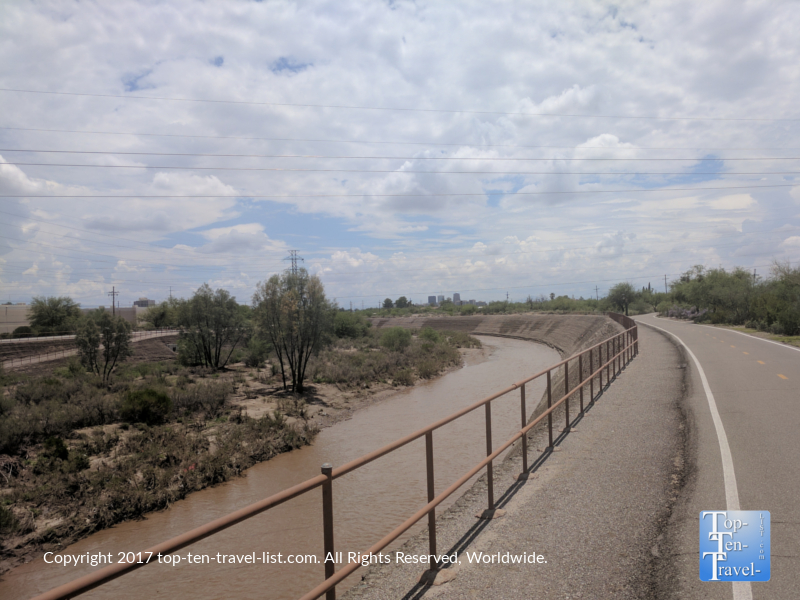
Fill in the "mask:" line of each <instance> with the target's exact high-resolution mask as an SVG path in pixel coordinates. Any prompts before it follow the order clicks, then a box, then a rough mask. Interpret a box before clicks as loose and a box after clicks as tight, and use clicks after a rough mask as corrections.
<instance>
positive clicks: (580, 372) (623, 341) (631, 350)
mask: <svg viewBox="0 0 800 600" xmlns="http://www.w3.org/2000/svg"><path fill="white" fill-rule="evenodd" d="M607 316H609V317H610V318H612V319H613V320H615V321H617V322H618V323H620V324H621V325H622V326H623V327H625V331H623V332H622V333H619V334H617V335H614V336H611V337H610V338H608V339H606V340H604V341H602V342H600V343H598V344H595V345H594V346H592V347H591V348H587V349H586V350H583V351H581V352H579V353H577V354H574V355H573V356H570V357H569V358H566V359H564V360H562V361H561V362H559V363H556V364H555V365H552V366H550V367H548V368H547V369H544V370H543V371H540V372H538V373H536V374H535V375H531V376H530V377H527V378H525V379H523V380H521V381H519V382H517V383H514V384H513V385H510V386H509V387H507V388H505V389H503V390H500V391H499V392H497V393H495V394H492V395H491V396H488V397H486V398H484V399H482V400H480V401H478V402H476V403H474V404H472V405H470V406H468V407H466V408H463V409H461V410H460V411H458V412H456V413H453V414H452V415H450V416H448V417H445V418H444V419H441V420H439V421H436V422H435V423H433V424H431V425H428V426H427V427H425V428H423V429H420V430H419V431H416V432H414V433H412V434H410V435H407V436H405V437H403V438H400V439H399V440H396V441H394V442H392V443H391V444H388V445H386V446H383V447H382V448H379V449H377V450H374V451H373V452H370V453H369V454H365V455H364V456H361V457H359V458H357V459H355V460H353V461H350V462H349V463H346V464H344V465H342V466H340V467H336V468H334V467H333V466H332V465H330V464H327V463H326V464H324V465H322V472H321V474H320V475H317V476H316V477H313V478H311V479H308V480H307V481H304V482H303V483H300V484H298V485H295V486H293V487H291V488H288V489H285V490H283V491H282V492H279V493H277V494H274V495H272V496H269V497H268V498H265V499H264V500H261V501H260V502H256V503H254V504H251V505H250V506H247V507H244V508H242V509H240V510H238V511H236V512H234V513H231V514H229V515H226V516H224V517H221V518H219V519H216V520H214V521H211V522H210V523H207V524H205V525H203V526H201V527H197V528H196V529H192V530H191V531H188V532H186V533H184V534H182V535H179V536H177V537H174V538H172V539H171V540H167V541H166V542H163V543H161V544H158V545H157V546H153V547H152V548H148V549H147V550H145V551H143V554H147V555H149V556H156V555H158V554H159V553H160V554H162V555H164V554H171V553H173V552H176V551H178V550H180V549H182V548H185V547H186V546H189V545H191V544H194V543H195V542H198V541H200V540H202V539H205V538H207V537H209V536H211V535H213V534H215V533H217V532H219V531H222V530H224V529H227V528H228V527H232V526H233V525H236V524H237V523H240V522H242V521H244V520H246V519H249V518H251V517H254V516H255V515H257V514H259V513H262V512H264V511H266V510H269V509H270V508H274V507H276V506H278V505H279V504H283V503H284V502H287V501H289V500H291V499H292V498H296V497H297V496H300V495H302V494H305V493H307V492H310V491H311V490H314V489H316V488H322V517H323V532H322V533H323V535H322V537H323V556H325V557H327V556H329V555H330V556H335V543H334V535H333V532H334V530H333V481H334V479H338V478H339V477H342V476H343V475H346V474H348V473H350V472H352V471H354V470H356V469H358V468H359V467H363V466H364V465H366V464H368V463H371V462H372V461H374V460H377V459H378V458H380V457H382V456H385V455H386V454H389V453H390V452H393V451H394V450H397V449H399V448H401V447H403V446H405V445H406V444H409V443H410V442H413V441H414V440H417V439H420V438H422V437H424V438H425V463H426V470H427V497H428V503H427V504H426V505H425V506H423V507H422V508H420V509H419V510H418V511H417V512H415V513H414V514H413V515H411V516H410V517H409V518H408V519H406V520H405V521H404V522H403V523H402V524H401V525H399V526H398V527H396V528H395V529H394V530H392V531H391V532H390V533H388V534H386V535H385V536H384V537H383V538H381V539H380V540H379V541H377V542H376V543H375V544H373V545H372V546H371V547H370V548H369V549H367V550H365V551H364V552H362V553H361V554H362V555H370V553H372V554H377V553H378V552H380V551H381V550H383V549H384V548H386V546H388V545H389V544H391V543H392V542H393V541H395V540H396V539H397V538H398V537H400V536H401V535H402V534H403V533H404V532H406V531H407V530H408V529H410V528H411V527H413V526H414V525H415V524H416V523H417V522H419V521H420V520H421V519H423V518H424V517H425V516H426V515H427V516H428V547H429V554H430V555H431V556H434V555H436V554H437V552H436V507H437V506H438V505H439V504H441V503H442V502H443V501H444V500H445V499H447V498H448V497H449V496H451V495H452V494H453V493H454V492H455V491H456V490H458V489H459V488H460V487H461V486H463V485H464V484H465V483H466V482H467V481H469V480H470V479H471V478H472V477H473V476H474V475H476V474H477V473H479V472H480V471H481V470H482V469H483V468H484V467H486V476H487V479H486V482H487V506H488V508H487V510H488V511H493V510H495V500H494V476H493V471H492V463H493V461H494V460H495V459H496V458H498V457H499V456H500V455H501V454H502V453H503V452H504V451H505V450H507V449H508V448H509V447H511V445H512V444H513V443H514V442H516V441H517V440H519V439H521V440H522V442H521V444H522V470H523V473H527V471H528V436H527V434H528V432H530V431H531V429H533V428H534V427H536V426H537V425H538V424H539V423H542V422H543V421H544V420H545V419H547V429H548V446H547V448H546V449H545V450H544V452H549V451H552V449H553V413H554V412H555V410H556V409H557V408H559V407H560V406H562V405H564V408H565V411H564V412H565V428H564V431H565V432H568V431H569V430H570V424H571V420H570V410H569V408H570V399H571V398H573V397H574V396H576V395H577V396H578V399H579V403H580V404H579V406H580V410H579V415H580V416H582V415H583V412H584V408H585V406H584V391H585V389H586V387H587V386H588V387H589V402H594V401H595V399H596V398H597V397H599V396H600V394H601V393H602V390H603V373H605V381H606V385H608V384H609V383H610V382H611V381H612V379H613V378H616V376H617V374H618V373H619V372H620V371H621V370H622V368H623V367H624V366H625V364H627V363H628V362H630V361H631V360H632V359H633V358H634V356H636V355H637V354H638V352H639V341H638V330H637V328H636V323H635V322H634V321H633V320H632V319H629V318H628V317H626V316H624V315H618V314H616V313H609V314H608V315H607ZM570 365H572V366H573V367H575V366H577V379H578V381H577V383H576V385H571V384H570V381H571V379H576V377H570V370H571V369H570ZM558 370H561V371H563V374H564V394H563V395H562V396H561V397H560V398H559V399H558V400H556V401H555V402H553V393H554V389H553V388H554V384H553V379H554V377H553V376H552V373H553V372H554V371H558ZM572 373H573V375H574V374H575V371H574V369H573V370H572ZM539 377H546V379H547V391H546V392H545V394H546V398H547V408H546V409H545V410H544V411H543V412H542V413H541V414H540V415H539V416H537V417H536V418H535V419H532V420H530V421H529V420H528V415H527V410H526V404H525V385H526V384H528V383H530V382H531V381H533V380H535V379H538V378H539ZM595 380H598V384H599V385H598V394H597V395H595ZM514 390H520V416H521V421H520V422H521V427H520V429H519V431H517V432H516V433H515V434H514V435H513V436H511V437H510V438H509V439H508V440H506V441H505V442H504V443H503V444H502V445H500V446H499V447H497V448H494V447H493V444H492V401H494V400H496V399H498V398H500V397H501V396H505V395H506V394H508V393H510V392H512V391H514ZM480 407H484V411H485V420H486V458H484V459H483V460H482V461H480V462H479V463H478V464H477V465H475V466H474V467H472V468H471V469H470V470H469V471H468V472H467V473H465V474H464V475H462V476H461V477H460V478H459V479H457V480H456V481H454V482H453V483H452V484H451V485H450V486H449V487H448V488H447V489H445V490H444V491H441V492H439V494H438V495H437V494H436V492H435V486H434V477H433V474H434V458H433V432H434V431H435V430H436V429H438V428H440V427H442V426H444V425H446V424H448V423H450V422H452V421H454V420H456V419H458V418H460V417H462V416H464V415H466V414H468V413H471V412H472V411H474V410H477V409H479V408H480ZM146 564H148V563H143V562H129V563H116V564H112V565H110V566H108V567H105V568H103V569H100V570H98V571H95V572H94V573H90V574H88V575H85V576H84V577H81V578H79V579H76V580H74V581H71V582H69V583H66V584H64V585H62V586H59V587H57V588H54V589H52V590H50V591H49V592H46V593H44V594H42V595H40V596H37V597H36V598H35V599H34V600H59V599H64V598H73V597H75V596H77V595H79V594H82V593H84V592H87V591H89V590H91V589H94V588H96V587H98V586H100V585H103V584H104V583H107V582H109V581H112V580H113V579H116V578H117V577H120V576H122V575H124V574H126V573H129V572H131V571H133V570H135V569H138V568H140V567H143V566H145V565H146ZM430 564H431V568H432V569H433V570H438V568H439V566H440V565H437V564H435V562H431V563H430ZM324 566H325V581H324V582H322V583H321V584H319V585H318V586H317V587H315V588H314V589H312V590H311V591H309V592H308V593H306V594H305V595H304V596H302V598H301V599H300V600H315V599H316V598H319V597H321V596H322V595H323V594H325V597H326V600H335V598H336V584H338V583H339V582H341V581H342V580H344V579H345V578H346V577H348V576H349V575H350V574H351V573H353V572H354V571H355V570H357V569H358V568H359V567H361V563H360V562H353V563H350V564H348V565H347V566H345V567H343V568H342V569H340V570H339V571H336V570H335V565H334V563H333V562H332V561H325V565H324Z"/></svg>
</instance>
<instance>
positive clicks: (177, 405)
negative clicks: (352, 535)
mask: <svg viewBox="0 0 800 600" xmlns="http://www.w3.org/2000/svg"><path fill="white" fill-rule="evenodd" d="M232 391H233V390H232V389H231V386H230V384H229V383H226V382H211V383H207V384H202V385H201V384H197V385H195V386H192V387H188V388H186V389H175V390H173V392H172V405H173V407H174V409H175V410H176V411H177V412H179V413H181V414H184V415H190V414H194V413H202V414H203V415H204V416H205V418H206V419H216V418H217V417H219V416H220V415H221V414H222V413H223V411H224V408H225V401H226V400H227V398H228V396H229V395H230V394H231V392H232Z"/></svg>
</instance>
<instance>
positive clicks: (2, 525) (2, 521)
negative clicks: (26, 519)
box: [0, 504, 19, 535]
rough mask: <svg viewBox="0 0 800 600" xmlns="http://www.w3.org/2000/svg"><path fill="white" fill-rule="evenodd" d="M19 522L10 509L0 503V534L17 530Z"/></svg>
mask: <svg viewBox="0 0 800 600" xmlns="http://www.w3.org/2000/svg"><path fill="white" fill-rule="evenodd" d="M18 526H19V522H18V521H17V518H16V517H15V516H14V513H13V512H11V509H9V508H6V507H5V506H3V505H2V504H0V534H6V535H8V534H11V533H14V532H15V531H16V530H17V527H18Z"/></svg>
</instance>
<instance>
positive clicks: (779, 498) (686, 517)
mask: <svg viewBox="0 0 800 600" xmlns="http://www.w3.org/2000/svg"><path fill="white" fill-rule="evenodd" d="M636 320H637V321H638V322H639V323H642V324H645V325H651V326H654V327H658V328H660V329H661V330H663V331H665V332H669V333H670V334H673V336H677V338H679V340H680V342H682V343H683V345H685V347H686V348H688V350H689V351H690V352H687V353H686V354H687V359H686V360H687V368H688V369H689V377H688V381H689V386H690V389H689V390H688V392H687V395H686V398H685V403H686V405H685V407H686V409H688V410H687V412H688V413H689V414H688V415H687V417H688V419H689V427H690V435H691V436H692V437H693V447H694V449H695V450H694V452H695V454H696V455H695V456H694V457H692V458H693V461H692V468H691V473H690V476H689V477H688V481H687V485H686V486H685V488H684V490H683V493H682V495H681V498H680V500H679V502H678V505H677V506H676V510H675V511H674V513H673V519H672V522H671V523H670V527H669V529H668V537H669V538H670V539H671V557H672V569H671V571H672V573H673V574H674V581H673V586H670V587H671V589H670V592H669V597H671V598H691V599H694V598H703V599H705V598H725V599H730V598H734V599H735V600H747V599H749V598H755V599H756V600H762V599H764V600H767V599H769V600H773V599H786V600H790V599H791V600H794V599H797V598H800V560H799V559H798V555H800V550H799V546H800V350H798V349H796V348H793V347H791V346H786V345H783V344H778V343H775V342H770V341H767V340H763V339H760V338H756V337H754V336H749V335H746V334H741V333H738V332H735V331H731V330H726V329H723V328H719V327H711V326H702V325H695V324H691V323H685V322H681V321H674V320H669V319H659V318H656V317H655V316H653V315H647V316H641V317H636ZM673 340H675V338H674V337H673ZM692 355H693V356H692ZM704 379H705V381H704ZM715 412H716V413H717V415H715V414H714V413H715ZM715 416H717V417H718V421H717V423H715ZM737 505H738V506H737ZM726 509H728V510H735V509H740V510H758V511H769V512H770V514H771V552H772V560H771V579H770V581H768V582H753V583H749V584H730V583H712V582H701V581H700V580H699V576H698V572H699V567H698V535H699V513H700V511H708V510H726ZM662 589H663V588H662Z"/></svg>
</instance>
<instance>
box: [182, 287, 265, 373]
mask: <svg viewBox="0 0 800 600" xmlns="http://www.w3.org/2000/svg"><path fill="white" fill-rule="evenodd" d="M177 321H178V325H179V326H180V328H181V333H180V340H179V356H180V358H181V360H183V361H184V362H187V363H196V364H201V365H203V366H206V367H211V368H212V369H214V370H218V369H222V368H224V367H225V365H226V364H227V363H228V360H229V359H230V357H231V355H232V354H233V351H234V350H235V349H236V346H238V345H239V344H241V343H242V342H243V341H244V340H245V339H246V338H247V337H248V334H249V331H250V327H249V326H248V324H247V322H246V321H245V319H244V316H243V312H242V311H241V310H240V307H239V305H238V304H237V303H236V298H234V297H233V296H231V295H230V293H229V292H228V291H227V290H224V289H218V290H216V291H215V290H212V289H211V287H210V286H209V285H208V284H207V283H204V284H203V285H201V286H200V287H199V288H198V289H197V291H196V292H195V293H194V296H192V298H191V299H189V300H185V301H179V302H178V305H177Z"/></svg>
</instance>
